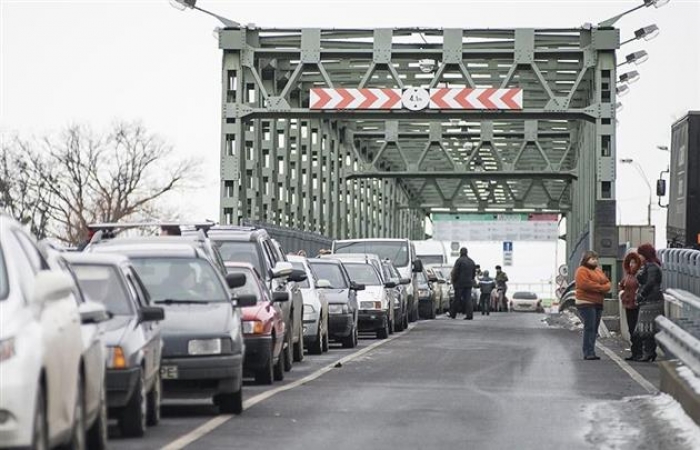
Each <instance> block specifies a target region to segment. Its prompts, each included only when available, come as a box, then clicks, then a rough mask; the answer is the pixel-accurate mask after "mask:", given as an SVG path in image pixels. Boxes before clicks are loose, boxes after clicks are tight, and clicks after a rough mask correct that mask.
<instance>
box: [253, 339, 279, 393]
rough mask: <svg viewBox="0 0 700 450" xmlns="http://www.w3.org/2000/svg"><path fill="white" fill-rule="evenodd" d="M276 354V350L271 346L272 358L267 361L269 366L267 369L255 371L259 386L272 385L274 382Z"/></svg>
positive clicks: (266, 366)
mask: <svg viewBox="0 0 700 450" xmlns="http://www.w3.org/2000/svg"><path fill="white" fill-rule="evenodd" d="M274 352H275V349H274V347H273V346H272V345H271V346H270V356H269V358H268V359H267V364H265V367H262V368H260V369H258V370H257V371H255V382H256V383H258V384H266V385H270V384H272V380H273V378H274V373H273V371H274V367H273V365H274V364H273V361H274Z"/></svg>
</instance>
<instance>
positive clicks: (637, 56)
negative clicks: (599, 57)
mask: <svg viewBox="0 0 700 450" xmlns="http://www.w3.org/2000/svg"><path fill="white" fill-rule="evenodd" d="M647 59H649V54H648V53H647V52H646V51H645V50H639V51H637V52H632V53H630V54H629V55H627V56H625V61H624V62H622V63H620V64H618V65H617V67H620V66H623V65H625V64H634V65H635V66H638V65H640V64H642V63H644V62H645V61H646V60H647Z"/></svg>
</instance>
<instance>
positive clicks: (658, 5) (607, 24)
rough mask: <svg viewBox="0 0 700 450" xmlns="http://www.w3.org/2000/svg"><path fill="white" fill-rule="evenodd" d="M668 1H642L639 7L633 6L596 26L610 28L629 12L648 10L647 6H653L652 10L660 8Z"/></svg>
mask: <svg viewBox="0 0 700 450" xmlns="http://www.w3.org/2000/svg"><path fill="white" fill-rule="evenodd" d="M669 1H670V0H644V3H642V4H641V5H638V6H635V7H634V8H632V9H629V10H627V11H625V12H623V13H620V14H618V15H616V16H613V17H611V18H609V19H607V20H604V21H602V22H600V23H599V24H598V26H599V27H601V28H607V27H612V26H613V25H615V23H616V22H617V21H618V20H620V19H621V18H622V17H624V16H626V15H627V14H629V13H631V12H634V11H636V10H638V9H641V8H648V7H649V6H653V7H654V8H661V7H662V6H664V5H665V4H666V3H668V2H669Z"/></svg>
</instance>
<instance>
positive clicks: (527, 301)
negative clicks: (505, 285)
mask: <svg viewBox="0 0 700 450" xmlns="http://www.w3.org/2000/svg"><path fill="white" fill-rule="evenodd" d="M510 310H511V311H535V312H544V308H543V307H542V300H540V298H539V297H538V296H537V294H535V293H534V292H524V291H521V292H516V293H515V294H513V296H512V297H511V299H510Z"/></svg>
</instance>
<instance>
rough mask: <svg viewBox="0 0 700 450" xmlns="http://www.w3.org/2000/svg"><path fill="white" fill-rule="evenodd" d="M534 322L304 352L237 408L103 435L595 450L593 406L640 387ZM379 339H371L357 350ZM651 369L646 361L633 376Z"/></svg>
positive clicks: (220, 443)
mask: <svg viewBox="0 0 700 450" xmlns="http://www.w3.org/2000/svg"><path fill="white" fill-rule="evenodd" d="M543 318H544V315H542V314H526V313H493V314H491V316H488V317H486V316H481V315H476V316H475V320H473V321H465V320H461V319H457V320H451V319H448V318H445V317H438V319H436V320H432V321H422V322H419V323H417V324H416V325H415V326H414V327H413V328H412V329H411V330H410V331H408V332H403V333H400V334H397V335H395V337H394V339H393V340H391V341H388V342H384V343H382V344H380V345H379V346H377V347H376V348H373V349H371V350H370V351H366V350H365V352H364V353H362V354H360V355H359V356H356V357H354V359H351V360H346V361H345V362H344V363H342V366H341V367H333V366H334V365H335V362H336V361H337V360H339V359H341V358H344V357H349V358H352V356H351V355H354V354H355V353H356V352H357V351H358V349H353V350H345V349H341V348H339V347H334V348H332V349H331V351H330V352H329V353H327V354H324V355H322V356H309V355H307V357H306V358H305V360H304V361H303V362H302V363H298V364H295V366H294V368H293V369H292V371H291V372H290V373H287V377H286V379H285V381H284V382H283V383H277V384H275V385H273V386H266V387H261V386H256V385H254V384H252V383H250V384H246V386H245V397H246V399H247V402H248V403H247V409H246V411H244V413H243V414H242V415H241V416H236V417H230V416H217V414H216V410H215V409H214V408H213V407H212V406H210V403H208V402H206V401H202V402H188V403H186V404H183V403H179V404H172V403H168V404H167V405H166V406H164V408H163V416H164V417H163V421H162V423H161V424H160V425H159V426H157V427H155V428H151V429H149V430H148V432H147V435H146V437H145V438H143V439H121V438H119V437H118V435H116V434H111V436H110V437H112V438H114V440H113V441H112V443H111V448H114V449H130V450H136V449H153V448H161V447H163V446H166V445H168V444H171V445H170V447H169V448H170V449H176V448H182V445H184V444H186V443H187V442H189V441H193V442H191V443H190V444H189V446H187V447H186V448H191V449H231V448H241V449H267V448H284V449H300V450H301V449H304V450H309V449H319V450H320V449H324V450H325V449H328V448H329V447H332V448H333V449H334V450H341V449H352V450H357V449H375V448H382V449H388V448H396V449H399V448H401V449H419V448H420V449H429V448H436V449H443V448H444V449H447V448H450V449H456V448H459V449H510V448H517V449H543V448H548V449H549V448H551V449H562V448H566V449H567V450H572V449H578V448H585V449H591V448H602V447H601V437H600V436H596V428H595V427H593V425H592V423H593V422H595V420H593V419H592V416H594V415H595V411H596V408H598V407H599V406H600V405H613V404H614V403H611V402H615V401H617V400H621V399H623V398H625V397H629V396H639V395H646V394H648V390H647V389H645V388H644V387H643V386H642V385H640V383H639V382H637V381H635V380H633V379H632V378H631V377H630V375H629V374H628V373H627V372H625V371H623V370H622V368H621V367H620V366H619V365H618V364H617V363H616V362H615V361H613V360H612V359H610V357H608V356H606V355H605V354H604V353H603V352H599V354H600V355H601V356H602V358H603V359H602V360H600V361H583V360H582V359H581V350H580V347H581V337H580V334H579V332H576V331H570V330H566V329H561V328H555V327H550V326H548V325H547V324H546V323H544V322H543V320H542V319H543ZM377 342H379V341H376V340H375V339H370V338H369V336H368V338H367V339H361V345H360V347H359V349H363V348H365V349H366V347H368V346H369V345H373V344H375V343H377ZM359 351H361V352H362V350H359ZM637 364H643V363H637ZM324 367H325V368H326V369H323V368H324ZM320 369H323V370H325V372H324V373H322V374H319V373H317V371H319V370H320ZM650 370H654V369H653V368H652V365H651V364H646V366H645V367H644V368H643V370H642V372H644V371H647V372H649V371H650ZM309 376H311V378H314V379H311V380H309V381H308V382H305V383H301V382H299V380H301V379H303V378H304V377H309ZM652 381H653V380H652ZM280 386H286V387H287V388H289V389H287V390H282V391H279V389H280ZM275 389H276V390H277V391H272V390H275ZM278 391H279V392H278ZM265 392H267V393H268V394H269V393H274V395H272V396H270V397H268V398H263V397H261V394H264V393H265ZM251 400H254V402H255V404H253V405H250V402H251ZM200 426H203V427H205V429H204V430H202V429H200V430H199V431H196V432H195V433H194V434H193V431H194V430H196V429H197V428H198V427H200ZM112 433H114V430H112ZM183 436H184V437H185V438H182V437H183ZM187 438H189V439H187ZM195 438H196V440H195ZM178 439H180V440H178ZM185 439H187V440H185ZM627 439H632V438H631V437H629V438H627ZM593 442H595V444H594V443H593ZM610 448H619V447H610Z"/></svg>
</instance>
